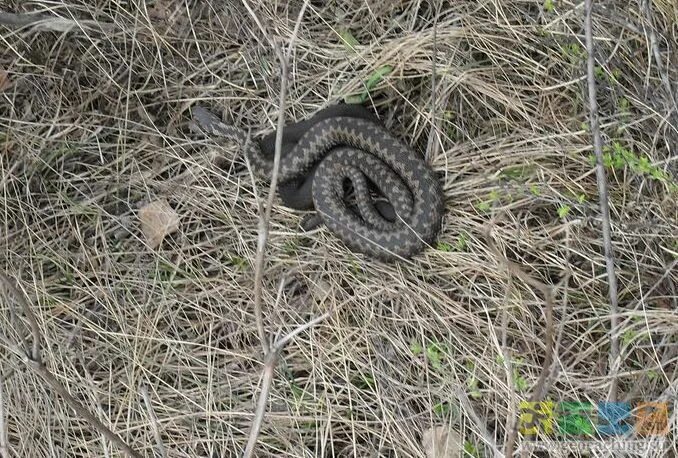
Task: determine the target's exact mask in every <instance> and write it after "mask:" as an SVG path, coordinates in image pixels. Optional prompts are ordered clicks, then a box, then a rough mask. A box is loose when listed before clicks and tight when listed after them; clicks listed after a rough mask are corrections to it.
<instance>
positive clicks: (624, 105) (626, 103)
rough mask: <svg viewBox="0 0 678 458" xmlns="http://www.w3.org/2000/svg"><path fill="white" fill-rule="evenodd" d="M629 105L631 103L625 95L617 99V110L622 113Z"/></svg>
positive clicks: (626, 110) (627, 109)
mask: <svg viewBox="0 0 678 458" xmlns="http://www.w3.org/2000/svg"><path fill="white" fill-rule="evenodd" d="M630 106H631V104H630V103H629V99H627V98H626V97H622V98H621V99H619V111H621V112H622V113H628V111H629V108H630Z"/></svg>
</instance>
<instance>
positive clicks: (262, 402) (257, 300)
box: [243, 0, 329, 458]
mask: <svg viewBox="0 0 678 458" xmlns="http://www.w3.org/2000/svg"><path fill="white" fill-rule="evenodd" d="M243 2H244V3H245V7H246V8H247V11H248V12H249V13H250V15H251V16H252V17H253V18H254V20H255V22H256V23H257V26H258V27H259V28H260V30H261V31H262V33H263V34H264V35H265V36H267V38H268V35H267V34H266V30H265V29H264V28H263V27H262V25H261V22H260V21H259V18H258V17H257V16H256V15H255V14H254V12H253V11H252V9H251V8H250V7H249V5H248V4H247V2H246V0H243ZM308 4H309V0H305V1H304V4H303V5H302V7H301V10H300V11H299V15H298V17H297V21H296V23H295V25H294V31H293V32H292V36H291V38H290V42H289V44H288V48H287V52H285V53H283V52H281V50H280V48H279V46H278V44H277V42H273V41H272V40H270V39H269V43H274V44H275V47H276V52H277V53H278V56H279V59H280V65H281V82H280V98H279V106H278V124H277V126H276V127H277V128H276V136H275V153H274V156H273V171H272V173H271V182H270V185H269V189H268V200H267V202H266V208H265V209H264V212H263V213H261V212H260V213H261V217H260V219H259V237H258V240H257V253H256V259H255V274H254V316H255V320H256V322H257V329H258V330H259V338H260V340H261V345H262V348H263V352H264V356H265V360H266V363H265V365H264V373H263V382H262V387H261V393H260V394H259V400H258V402H257V408H256V411H255V416H254V419H253V420H252V426H251V428H250V433H249V438H248V440H247V445H246V446H245V451H244V452H243V456H244V457H245V458H249V457H251V456H252V454H253V453H254V449H255V447H256V444H257V438H258V437H259V431H260V430H261V424H262V422H263V419H264V415H265V414H266V405H267V402H268V394H269V391H270V389H271V383H272V381H273V374H274V371H275V366H276V364H277V360H278V355H279V353H280V351H281V350H282V348H283V347H284V346H285V344H286V343H287V342H288V341H289V340H290V339H292V338H293V337H294V336H295V335H297V334H298V333H299V332H302V331H303V329H301V330H298V332H296V333H295V331H293V333H290V335H288V336H289V337H288V338H287V339H285V338H283V339H282V340H279V341H277V342H276V343H275V344H274V345H273V348H270V347H269V342H268V337H267V336H266V331H265V328H264V318H263V312H262V302H263V300H262V295H263V277H264V258H265V254H266V245H267V243H268V234H269V226H270V221H271V209H272V208H273V201H274V199H275V193H276V189H277V186H278V173H279V171H280V157H281V152H282V140H283V129H284V127H285V102H286V98H287V80H288V77H289V76H288V73H289V65H290V59H291V56H292V51H293V49H294V42H295V40H296V37H297V34H298V33H299V27H300V25H301V20H302V19H303V17H304V12H305V11H306V8H307V7H308ZM328 313H329V312H328ZM328 313H326V314H324V315H322V316H321V317H319V319H317V320H313V321H312V322H311V323H318V322H320V321H322V320H323V319H325V318H326V317H327V316H329V314H328ZM311 325H312V324H311ZM304 326H305V327H304V329H308V327H309V325H308V324H307V325H304Z"/></svg>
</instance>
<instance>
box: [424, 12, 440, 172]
mask: <svg viewBox="0 0 678 458" xmlns="http://www.w3.org/2000/svg"><path fill="white" fill-rule="evenodd" d="M438 15H439V9H437V10H436V17H435V19H434V22H433V57H432V58H431V61H432V65H431V132H430V133H429V136H428V144H427V145H426V155H427V159H430V158H432V157H434V156H436V154H437V153H438V149H439V148H440V143H439V136H438V127H439V123H438V118H437V117H436V114H437V113H438V110H437V108H438V103H437V102H438V94H437V92H438V91H437V81H436V65H437V63H438V60H437V59H438Z"/></svg>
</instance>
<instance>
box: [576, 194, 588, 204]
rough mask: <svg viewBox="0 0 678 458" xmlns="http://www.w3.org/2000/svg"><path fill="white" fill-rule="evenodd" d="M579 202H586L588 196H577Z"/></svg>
mask: <svg viewBox="0 0 678 458" xmlns="http://www.w3.org/2000/svg"><path fill="white" fill-rule="evenodd" d="M577 202H579V203H580V204H583V203H584V202H586V194H577Z"/></svg>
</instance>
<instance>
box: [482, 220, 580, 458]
mask: <svg viewBox="0 0 678 458" xmlns="http://www.w3.org/2000/svg"><path fill="white" fill-rule="evenodd" d="M485 240H486V242H487V245H488V246H489V248H490V250H491V251H492V253H493V254H494V255H495V256H496V257H497V258H498V259H499V260H500V262H501V263H502V264H504V266H506V269H507V270H508V272H509V274H511V275H514V276H516V277H518V278H520V279H521V280H522V281H523V282H525V283H526V284H528V285H529V286H531V287H532V288H534V289H536V290H537V291H539V292H540V293H541V295H542V296H543V297H544V313H545V315H546V322H545V324H544V327H545V331H544V346H545V351H544V362H543V363H542V367H541V372H540V373H539V378H538V379H537V382H536V383H535V385H534V389H533V390H532V394H531V396H530V400H531V401H537V400H539V399H541V398H542V397H543V395H544V394H545V391H546V388H547V387H546V380H547V378H548V375H549V374H550V372H551V364H552V363H553V350H554V326H553V302H554V298H553V296H554V288H553V286H550V285H547V284H545V283H543V282H541V281H539V280H537V279H536V278H534V277H532V276H531V275H529V274H528V273H527V272H525V271H524V270H523V268H522V267H521V266H520V265H518V264H516V263H515V262H512V261H510V260H508V259H507V258H506V256H504V255H503V253H501V252H500V251H499V249H498V248H497V246H496V245H495V243H494V240H492V233H491V228H490V227H488V228H487V229H486V231H485ZM568 279H569V276H568V275H566V276H565V277H564V278H563V280H562V281H561V282H560V283H561V284H563V283H566V282H567V280H568ZM517 433H518V428H517V420H514V421H513V422H512V424H511V426H510V427H509V430H508V435H507V438H506V444H505V446H504V447H505V450H504V454H505V455H506V456H508V457H510V456H513V449H514V446H515V441H516V436H517Z"/></svg>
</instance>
